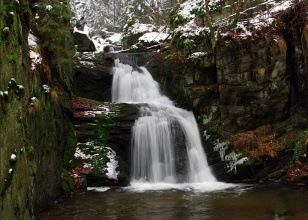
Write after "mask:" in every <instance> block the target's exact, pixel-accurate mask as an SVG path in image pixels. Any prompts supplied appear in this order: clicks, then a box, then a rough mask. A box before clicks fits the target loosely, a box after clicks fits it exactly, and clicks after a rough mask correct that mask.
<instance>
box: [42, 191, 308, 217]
mask: <svg viewBox="0 0 308 220" xmlns="http://www.w3.org/2000/svg"><path fill="white" fill-rule="evenodd" d="M105 189H107V188H101V189H100V190H101V191H104V190H105ZM38 219H42V220H51V219H53V220H54V219H59V220H61V219H68V220H70V219H89V220H90V219H127V220H130V219H136V220H138V219H140V220H154V219H155V220H156V219H166V220H167V219H179V220H182V219H183V220H184V219H188V220H190V219H224V220H225V219H226V220H227V219H230V220H233V219H234V220H235V219H236V220H244V219H245V220H246V219H262V220H267V219H282V220H287V219H292V220H293V219H299V220H303V219H308V191H307V188H302V187H291V186H284V185H233V187H225V188H224V189H221V190H217V189H214V188H213V190H202V188H198V187H197V188H192V187H190V186H185V185H182V186H179V187H176V188H173V189H172V188H169V189H164V187H161V189H159V187H156V188H153V190H151V189H149V188H147V189H146V188H142V189H140V190H138V189H137V188H134V187H128V188H119V189H108V190H106V191H104V192H99V191H96V190H89V191H87V192H84V193H80V194H77V195H74V196H73V197H71V198H68V199H64V200H63V201H61V202H58V203H57V204H55V206H54V207H51V208H50V209H49V210H46V211H45V212H43V213H41V214H40V216H38Z"/></svg>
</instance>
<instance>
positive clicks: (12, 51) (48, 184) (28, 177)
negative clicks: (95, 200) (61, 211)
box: [0, 0, 76, 219]
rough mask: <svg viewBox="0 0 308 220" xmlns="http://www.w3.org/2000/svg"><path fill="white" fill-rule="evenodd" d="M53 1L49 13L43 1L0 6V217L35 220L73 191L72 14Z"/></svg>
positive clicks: (74, 145)
mask: <svg viewBox="0 0 308 220" xmlns="http://www.w3.org/2000/svg"><path fill="white" fill-rule="evenodd" d="M48 4H52V6H51V9H52V10H51V11H48V10H45V9H46V5H47V2H44V1H6V0H1V1H0V11H1V12H0V30H1V31H0V60H1V61H0V193H1V194H0V219H34V218H35V213H37V212H39V211H40V210H42V209H43V208H45V207H46V206H48V205H49V204H50V203H51V202H53V201H54V199H55V198H57V197H59V196H61V195H63V194H65V193H69V192H70V190H72V189H73V188H74V183H73V181H72V179H71V178H70V176H69V174H68V171H67V170H66V164H68V163H69V159H70V158H71V155H72V154H73V152H74V151H75V147H76V142H75V141H74V128H73V126H72V123H71V118H72V110H71V104H70V98H71V97H70V96H71V94H70V90H71V89H70V88H71V79H72V74H73V72H72V61H71V56H72V53H71V52H72V51H73V44H72V39H73V38H72V36H71V32H70V29H71V27H70V24H69V20H70V15H69V11H68V10H67V6H66V4H65V2H62V3H61V4H59V2H56V3H55V4H53V3H48ZM58 14H62V17H61V19H59V18H58V16H57V15H58ZM35 16H38V17H40V18H41V19H40V20H36V19H35V18H34V17H35ZM55 19H56V20H57V23H56V24H57V25H56V26H57V27H61V31H60V30H59V31H58V32H57V33H56V32H54V28H55V26H54V24H55V23H54V20H55ZM41 27H44V29H42V28H41ZM31 34H32V35H36V36H37V38H38V39H39V40H37V42H39V43H40V44H39V45H37V46H36V47H35V48H34V47H33V48H29V43H28V36H30V35H31ZM64 35H65V37H64ZM51 39H52V40H51ZM61 41H62V42H61ZM59 44H61V50H62V49H63V48H65V52H61V53H62V55H60V53H59V50H58V48H59ZM33 50H35V52H36V54H37V55H38V57H37V60H33V59H32V58H31V53H33ZM73 52H74V51H73ZM69 53H71V54H69ZM66 56H67V57H70V59H69V60H68V59H66V58H67V57H66ZM59 59H61V61H59ZM38 60H39V61H40V62H36V61H38ZM72 150H73V151H72ZM68 155H69V156H68Z"/></svg>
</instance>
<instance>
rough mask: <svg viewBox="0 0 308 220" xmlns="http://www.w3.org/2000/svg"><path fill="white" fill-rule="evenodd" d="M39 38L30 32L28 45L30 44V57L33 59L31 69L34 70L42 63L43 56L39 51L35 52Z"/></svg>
mask: <svg viewBox="0 0 308 220" xmlns="http://www.w3.org/2000/svg"><path fill="white" fill-rule="evenodd" d="M36 42H37V38H36V37H35V36H34V35H33V34H32V33H31V31H30V33H29V35H28V45H29V49H30V50H29V57H30V60H31V62H30V63H31V67H30V69H31V70H32V71H33V70H35V68H36V66H37V65H39V64H41V63H42V56H41V55H40V54H39V53H37V52H34V50H35V48H36V46H37V43H36Z"/></svg>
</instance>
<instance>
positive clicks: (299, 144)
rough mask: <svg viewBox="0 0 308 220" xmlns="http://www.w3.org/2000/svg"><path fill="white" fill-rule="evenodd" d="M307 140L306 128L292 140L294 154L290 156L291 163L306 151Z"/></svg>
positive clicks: (307, 131) (307, 132)
mask: <svg viewBox="0 0 308 220" xmlns="http://www.w3.org/2000/svg"><path fill="white" fill-rule="evenodd" d="M307 140H308V130H304V131H302V132H301V133H300V134H299V135H298V136H297V138H296V139H295V140H294V143H295V147H294V149H293V150H294V154H293V157H292V162H293V164H295V163H296V161H297V160H298V159H299V157H300V156H301V155H302V154H303V153H305V152H306V151H307V145H306V141H307Z"/></svg>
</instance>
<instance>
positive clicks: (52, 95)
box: [50, 90, 59, 104]
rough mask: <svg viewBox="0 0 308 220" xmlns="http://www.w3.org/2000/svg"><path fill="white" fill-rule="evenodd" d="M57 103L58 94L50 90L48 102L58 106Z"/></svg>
mask: <svg viewBox="0 0 308 220" xmlns="http://www.w3.org/2000/svg"><path fill="white" fill-rule="evenodd" d="M58 101H59V95H58V92H57V91H55V90H52V91H51V92H50V102H51V103H52V104H58Z"/></svg>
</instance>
